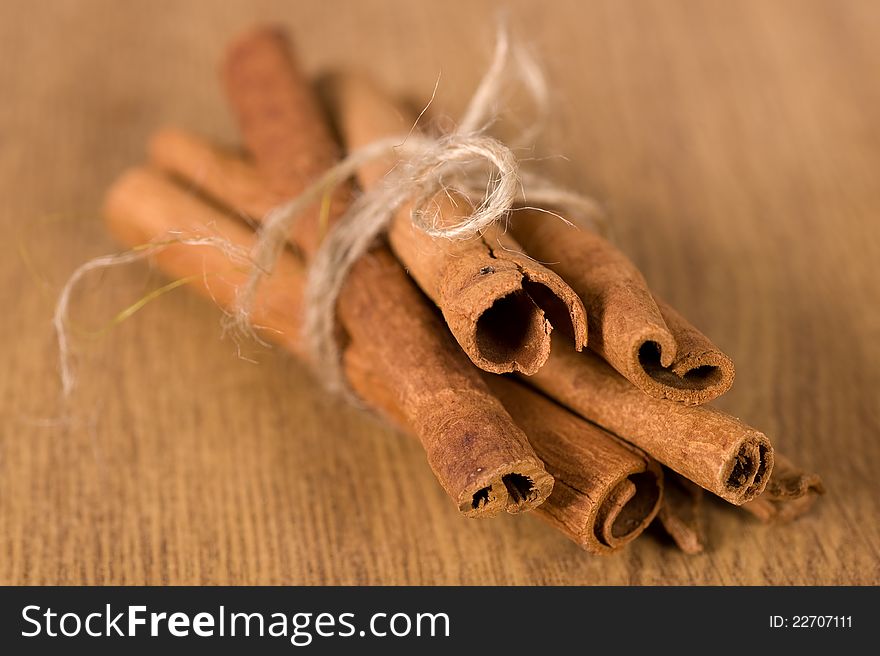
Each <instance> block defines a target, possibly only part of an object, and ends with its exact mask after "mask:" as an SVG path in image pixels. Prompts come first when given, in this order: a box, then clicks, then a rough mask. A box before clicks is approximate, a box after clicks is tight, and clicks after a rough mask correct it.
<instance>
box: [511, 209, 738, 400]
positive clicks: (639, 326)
mask: <svg viewBox="0 0 880 656" xmlns="http://www.w3.org/2000/svg"><path fill="white" fill-rule="evenodd" d="M511 232H512V233H513V235H514V237H515V238H516V239H518V240H519V242H520V243H521V244H522V245H523V246H524V247H525V249H526V251H527V252H528V253H529V254H530V255H531V256H532V257H535V258H537V259H538V260H540V261H542V262H548V263H550V264H549V266H550V268H552V269H553V270H554V271H555V272H556V273H558V274H559V275H560V276H561V277H562V278H563V280H565V282H567V283H568V284H569V285H570V286H571V288H572V289H574V290H575V292H577V294H578V295H579V296H580V298H581V300H582V301H583V302H584V305H585V307H586V309H587V316H588V317H589V321H590V349H591V350H593V351H595V352H596V353H598V354H599V355H601V356H602V357H603V358H605V360H607V361H608V363H609V364H611V366H612V367H614V368H615V369H617V371H618V372H620V373H621V374H622V375H623V376H624V377H625V378H627V379H628V380H629V381H630V382H632V384H633V385H636V386H637V387H639V388H640V389H642V390H643V391H644V392H646V393H647V394H650V395H651V396H654V397H657V398H667V399H672V400H674V401H681V402H682V403H685V404H688V405H694V404H699V403H706V402H707V401H711V400H712V399H714V398H716V397H717V396H719V395H721V394H723V393H724V392H726V391H727V390H729V389H730V386H731V385H732V384H733V377H734V368H733V362H732V361H731V359H730V358H729V357H727V356H726V355H725V354H724V353H722V352H721V351H720V350H719V349H718V347H716V346H715V345H714V344H713V343H712V342H711V341H710V340H709V338H708V337H706V336H705V335H703V333H701V332H700V331H699V330H697V329H696V328H695V327H694V326H693V325H691V324H690V323H689V322H688V321H687V320H686V319H685V318H684V317H683V316H681V314H679V313H678V312H676V311H675V310H674V309H672V308H671V307H670V306H669V305H667V304H666V303H663V302H662V301H658V300H656V299H655V298H654V296H652V294H651V292H650V290H649V289H648V284H647V282H645V278H644V276H642V274H641V272H640V271H639V270H638V269H637V268H636V266H635V265H634V264H633V263H632V262H631V261H630V259H629V258H628V257H627V256H626V255H624V254H623V253H622V252H621V251H620V250H619V249H617V248H616V247H614V246H613V245H612V244H611V243H610V242H609V241H608V240H606V239H605V238H604V237H602V236H600V235H599V234H597V233H595V232H593V231H591V230H588V229H585V228H578V227H574V226H569V225H567V224H565V223H563V222H562V221H559V220H552V217H548V216H547V215H546V214H543V213H540V212H535V211H520V212H516V213H515V214H514V218H513V220H512V221H511Z"/></svg>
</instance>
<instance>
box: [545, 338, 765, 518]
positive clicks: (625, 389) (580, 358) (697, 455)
mask: <svg viewBox="0 0 880 656" xmlns="http://www.w3.org/2000/svg"><path fill="white" fill-rule="evenodd" d="M567 346H568V345H566V344H564V343H559V344H554V345H553V353H552V355H551V356H550V359H549V360H548V361H547V364H546V365H544V367H543V368H542V369H541V370H540V371H539V372H538V373H537V374H535V375H534V376H531V377H529V378H528V382H529V384H531V385H534V386H535V387H537V388H538V389H540V390H541V391H543V392H544V393H545V394H547V395H548V396H550V397H551V398H553V399H556V400H557V401H558V402H559V403H561V404H562V405H564V406H566V407H568V408H570V409H571V410H572V411H574V412H576V413H577V414H579V415H581V416H582V417H584V418H586V419H589V420H590V421H592V422H595V423H596V424H598V425H599V426H602V427H603V428H605V429H606V430H609V431H611V432H612V433H614V434H615V435H617V436H618V437H621V438H622V439H624V440H626V441H627V442H630V443H631V444H634V445H635V446H637V447H639V448H641V449H643V450H644V451H645V452H646V453H648V454H649V455H651V456H652V457H654V458H656V459H657V460H658V461H660V462H661V463H663V464H664V465H666V466H667V467H669V468H670V469H672V470H674V471H676V472H678V473H679V474H681V475H682V476H684V477H685V478H688V479H690V480H692V481H693V482H695V483H697V484H698V485H700V486H701V487H703V488H705V489H707V490H709V491H710V492H713V493H714V494H717V495H718V496H720V497H721V498H722V499H725V500H726V501H729V502H730V503H733V504H736V505H741V504H743V503H745V502H746V501H750V500H752V499H754V498H755V497H756V496H758V495H759V494H760V493H761V492H762V491H763V490H764V487H765V485H766V484H767V479H768V478H769V475H770V472H771V470H772V468H773V447H772V446H771V445H770V441H769V440H768V439H767V437H766V436H765V435H764V434H763V433H761V432H760V431H758V430H756V429H754V428H752V427H750V426H747V425H746V424H744V423H742V422H741V421H739V420H738V419H737V418H735V417H732V416H731V415H728V414H726V413H723V412H721V411H719V410H715V409H713V408H708V407H703V406H686V405H682V404H681V403H676V402H673V401H670V400H668V399H656V398H653V397H650V396H648V395H646V394H643V393H642V392H641V391H640V390H639V389H637V388H635V387H633V386H632V385H631V384H630V383H629V382H628V381H627V380H626V379H625V378H623V377H622V376H620V375H619V374H618V373H617V372H615V371H614V370H613V369H612V368H611V367H610V366H609V365H608V363H606V362H605V361H604V360H602V359H601V358H599V357H598V356H596V355H595V354H593V353H575V352H574V350H573V349H572V348H570V347H567ZM566 347H567V348H566Z"/></svg>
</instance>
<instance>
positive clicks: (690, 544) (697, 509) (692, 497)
mask: <svg viewBox="0 0 880 656" xmlns="http://www.w3.org/2000/svg"><path fill="white" fill-rule="evenodd" d="M663 481H664V486H663V503H662V504H661V506H660V512H659V514H658V515H657V519H658V520H659V521H660V525H661V526H663V529H664V530H665V531H666V532H667V533H668V534H669V536H670V537H671V538H672V540H673V541H674V542H675V544H676V546H677V547H678V548H679V549H681V550H682V551H684V552H685V553H686V554H692V555H693V554H698V553H702V552H703V548H704V544H705V542H706V538H705V527H704V521H703V497H704V491H703V488H701V487H700V486H699V485H697V484H696V483H693V482H691V481H689V480H688V479H686V478H685V477H684V476H681V475H680V474H676V473H675V472H674V471H672V470H670V469H668V468H664V471H663Z"/></svg>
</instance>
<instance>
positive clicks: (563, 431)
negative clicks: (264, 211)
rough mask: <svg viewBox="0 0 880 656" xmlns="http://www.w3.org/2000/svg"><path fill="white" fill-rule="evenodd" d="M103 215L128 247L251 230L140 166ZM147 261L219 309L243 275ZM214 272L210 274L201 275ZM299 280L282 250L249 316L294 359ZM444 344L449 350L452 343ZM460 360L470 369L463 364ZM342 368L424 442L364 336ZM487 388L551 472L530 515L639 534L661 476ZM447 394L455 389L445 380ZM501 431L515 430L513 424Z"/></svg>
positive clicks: (513, 481)
mask: <svg viewBox="0 0 880 656" xmlns="http://www.w3.org/2000/svg"><path fill="white" fill-rule="evenodd" d="M105 214H106V218H107V221H108V224H109V226H110V228H111V230H112V232H113V233H114V235H116V236H117V238H118V239H119V240H120V241H122V242H123V243H126V244H128V245H132V246H133V245H139V244H143V243H146V242H149V241H151V240H155V239H159V238H166V237H167V235H168V234H169V233H171V232H173V231H177V232H178V233H179V232H180V231H186V232H190V233H193V234H195V235H204V234H205V233H210V234H215V235H220V236H222V237H223V238H225V239H226V240H228V241H229V243H230V244H233V245H235V246H238V247H240V248H244V249H247V248H248V247H250V246H251V245H252V244H253V242H254V235H253V233H252V232H251V231H250V230H249V229H248V228H246V227H245V226H243V225H242V224H241V223H239V222H238V221H236V220H234V219H232V218H231V217H229V216H228V215H226V214H225V213H223V212H222V211H219V210H217V209H215V208H213V207H211V206H209V205H208V204H206V203H204V202H202V201H201V200H199V199H198V198H197V197H196V196H194V195H193V194H190V193H187V192H186V191H184V190H183V189H182V188H181V187H180V186H179V185H177V184H175V183H173V182H172V181H170V180H167V179H165V178H163V177H162V176H161V175H159V174H157V173H154V172H151V171H148V170H145V169H137V170H134V171H132V172H129V173H128V174H126V175H125V176H123V177H122V178H121V179H120V180H119V181H117V182H116V184H115V185H114V186H113V188H112V189H111V190H110V192H109V193H108V199H107V203H106V211H105ZM154 259H155V262H156V264H157V265H158V266H159V268H161V269H162V270H163V271H164V272H166V273H167V274H169V275H171V276H175V277H187V278H191V284H192V285H193V286H194V288H195V289H196V290H197V291H199V292H200V293H202V294H203V295H206V296H209V297H210V298H212V299H213V300H215V301H216V302H217V303H218V304H219V305H220V306H221V307H226V308H229V307H231V305H232V304H233V303H234V301H235V295H236V292H237V290H238V289H239V288H240V286H241V285H243V284H244V282H245V281H246V279H247V272H246V271H243V270H241V269H240V268H237V267H235V266H231V265H230V262H229V260H228V259H227V256H226V255H225V254H224V253H222V252H221V251H219V250H216V249H213V248H211V247H205V246H192V245H186V244H182V243H176V244H174V243H172V244H170V245H168V246H166V247H165V248H163V249H162V250H159V251H157V253H156V254H155V257H154ZM213 273H218V275H209V274H213ZM304 283H305V274H304V270H303V268H302V265H301V264H300V263H299V262H298V261H297V258H296V257H295V256H294V255H293V254H292V253H287V252H285V253H284V254H283V255H282V257H281V259H280V261H279V263H278V266H277V267H276V269H275V271H274V273H273V274H272V275H271V276H270V277H269V278H268V279H267V280H266V282H265V283H264V285H263V286H262V287H261V289H260V292H259V295H258V298H257V303H256V305H255V308H254V314H253V320H254V322H255V325H256V326H258V329H259V330H260V332H261V334H262V335H264V336H265V337H267V338H268V339H270V340H272V341H274V342H276V343H278V344H280V345H282V346H283V347H284V348H285V349H287V350H289V351H291V352H292V353H294V354H296V355H298V356H299V357H305V355H306V354H304V353H303V348H302V343H301V341H300V330H301V325H300V324H301V313H302V291H303V285H304ZM409 285H410V288H411V289H412V292H413V293H414V294H415V295H416V298H418V299H421V297H420V295H419V294H418V292H417V290H416V289H415V288H414V286H413V285H412V284H411V283H410V284H409ZM410 311H411V312H413V313H414V314H415V315H416V316H417V317H418V319H419V321H423V322H426V323H432V322H436V324H438V325H439V324H440V319H439V318H437V317H436V315H435V314H434V312H432V311H431V310H430V308H429V307H428V306H427V304H426V302H425V301H424V300H423V299H421V300H420V301H419V302H418V303H415V304H414V305H412V306H411V307H410ZM368 323H369V322H368ZM440 334H444V333H440ZM447 342H448V343H449V345H450V348H452V349H457V346H455V344H454V342H452V340H451V338H447ZM462 358H463V356H462ZM464 362H465V364H466V366H467V368H468V370H469V371H473V372H474V373H476V369H474V368H473V367H472V366H471V365H470V363H467V360H466V359H464ZM344 365H345V371H346V375H347V377H348V381H349V383H350V384H351V385H352V387H353V388H354V389H355V391H356V393H357V394H358V395H359V396H361V398H363V399H364V400H365V401H366V402H367V403H369V404H370V405H371V406H373V407H374V408H375V409H378V410H380V411H382V412H383V413H385V414H386V416H389V417H391V418H392V419H395V420H396V422H397V423H398V425H406V426H407V427H409V428H411V429H412V432H414V433H416V434H419V437H421V438H422V442H423V444H424V443H425V440H424V438H423V437H422V435H421V434H420V433H421V431H422V428H421V427H419V426H413V424H412V420H413V417H417V416H418V415H413V413H412V412H411V411H410V410H409V409H408V408H407V407H406V406H405V401H406V399H407V392H406V391H405V390H404V391H401V390H400V389H395V386H394V385H393V384H391V385H389V382H390V381H392V380H393V377H392V376H390V375H389V374H390V372H391V370H392V369H393V368H394V367H395V363H394V362H389V361H383V360H381V358H379V356H378V353H377V351H376V350H375V349H374V348H372V347H371V342H370V340H368V339H367V340H364V339H363V336H362V335H355V337H354V338H353V339H352V340H351V341H350V342H349V343H348V344H347V346H346V349H345V355H344ZM489 388H491V394H489V392H488V390H487V392H486V393H487V394H489V396H490V397H491V398H493V399H494V398H496V396H497V397H498V398H500V399H501V401H502V402H503V403H504V405H505V407H506V408H507V409H508V411H509V412H510V413H511V415H513V418H514V419H515V420H516V422H517V424H518V425H519V426H521V427H522V428H523V429H525V431H526V434H528V435H529V439H530V440H532V442H533V446H534V447H535V448H536V449H537V450H538V451H539V453H540V456H541V458H542V460H543V461H544V462H545V463H546V466H547V467H548V469H549V470H550V471H551V472H552V473H553V474H554V475H555V476H556V479H557V484H556V486H555V487H554V489H553V493H552V494H550V495H549V497H548V498H546V500H544V499H542V500H543V501H544V503H543V504H542V505H540V506H538V507H537V509H536V511H535V512H537V513H539V515H540V516H542V517H543V518H544V519H546V520H547V521H548V522H550V523H551V524H552V525H554V526H556V527H557V528H558V529H560V530H561V531H562V532H563V533H565V534H566V535H568V536H569V537H570V538H571V539H573V540H575V541H576V542H577V543H578V544H580V545H581V546H582V547H584V548H586V549H588V550H590V551H592V552H595V553H607V552H610V551H613V550H615V549H618V548H620V547H621V546H623V545H624V544H626V543H628V542H629V541H631V540H632V539H634V538H635V537H637V536H638V535H639V534H640V533H641V532H642V531H643V530H644V528H645V527H646V526H647V524H648V523H650V521H651V520H652V519H653V517H654V516H655V515H656V513H657V511H658V508H659V505H660V501H661V498H662V485H663V482H662V481H663V479H662V472H661V470H660V467H659V465H658V464H657V463H656V462H655V461H654V460H653V459H651V458H649V457H647V456H645V455H644V454H643V453H642V452H640V451H639V450H638V449H634V448H633V447H630V446H628V445H626V444H624V443H622V442H621V441H619V440H617V439H615V438H614V437H613V436H611V435H609V434H608V433H606V432H605V431H603V430H601V429H599V428H597V427H595V426H592V425H591V424H589V423H588V422H585V421H583V420H581V419H579V418H577V417H575V416H574V415H572V414H571V413H569V412H567V411H566V410H564V409H563V408H561V407H560V406H558V405H556V404H554V403H553V402H551V401H549V400H547V399H544V398H542V397H540V396H539V395H537V394H536V393H534V392H531V391H529V390H527V389H526V388H525V387H524V386H521V385H519V384H518V383H515V382H513V381H510V380H505V379H501V378H498V377H491V378H490V379H489ZM450 389H451V390H452V391H453V392H455V393H457V392H458V391H459V390H456V389H455V381H454V379H453V380H452V381H451V388H450ZM464 402H465V403H466V399H465V400H464ZM510 428H511V429H514V430H519V429H518V428H517V427H516V426H515V425H513V424H511V427H510ZM471 438H472V440H471V443H470V444H466V445H458V447H460V448H462V449H464V450H462V451H453V450H450V451H447V453H448V454H449V455H450V456H451V457H457V458H459V459H464V460H467V459H468V457H470V456H471V455H472V454H468V452H467V449H472V448H474V447H475V446H477V445H479V444H480V440H479V439H478V436H475V435H471ZM426 449H427V447H426ZM434 464H435V463H432V465H434ZM435 471H436V470H435ZM527 479H528V476H525V477H524V476H522V475H521V474H519V473H518V472H508V474H507V475H503V476H502V477H501V485H500V486H497V485H496V486H492V487H491V488H489V489H487V490H482V489H479V490H476V491H475V492H474V494H473V497H472V498H471V499H469V500H468V502H469V503H471V504H473V505H476V506H479V507H480V508H486V507H491V506H496V507H497V505H498V504H501V505H503V503H502V501H501V499H500V498H499V497H504V496H507V497H509V499H510V502H512V503H517V502H519V503H525V502H526V501H527V500H528V499H529V497H531V496H533V495H534V494H535V490H534V484H535V481H534V480H531V481H529V480H527ZM548 480H549V477H548ZM543 492H545V493H547V492H549V489H547V490H544V491H543ZM544 496H546V494H545V495H544ZM473 509H476V508H473Z"/></svg>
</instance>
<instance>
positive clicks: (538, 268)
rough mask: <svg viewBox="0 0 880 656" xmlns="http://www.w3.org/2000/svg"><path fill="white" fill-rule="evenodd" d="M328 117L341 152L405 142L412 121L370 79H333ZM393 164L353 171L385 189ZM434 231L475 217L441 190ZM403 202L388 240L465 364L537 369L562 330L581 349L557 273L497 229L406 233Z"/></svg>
mask: <svg viewBox="0 0 880 656" xmlns="http://www.w3.org/2000/svg"><path fill="white" fill-rule="evenodd" d="M328 88H329V90H330V92H331V95H332V96H333V101H334V102H333V104H334V108H333V109H334V113H335V114H336V120H337V122H338V124H339V130H340V132H341V134H342V137H343V140H344V142H345V146H346V148H347V150H349V151H354V150H357V149H358V148H361V147H363V146H366V145H367V144H369V143H372V142H374V141H376V140H379V139H381V138H385V137H389V136H394V135H406V134H407V133H408V132H409V131H410V130H411V129H412V126H413V123H414V122H415V116H413V115H411V114H410V113H409V112H408V111H407V109H406V108H404V107H402V106H400V105H398V104H396V103H395V102H394V101H393V100H391V99H390V98H389V97H388V96H387V95H385V94H383V93H382V92H381V91H380V90H379V89H378V88H377V87H376V86H374V85H373V84H371V83H370V82H368V81H367V80H365V79H363V78H359V77H354V76H340V77H337V78H334V79H333V80H330V83H329V84H328ZM396 164H397V159H396V158H395V157H389V158H384V159H381V160H376V161H373V162H369V163H367V164H366V165H364V166H363V167H362V168H361V170H360V171H359V172H358V181H359V182H360V185H361V186H362V187H363V188H364V189H368V190H369V189H372V188H373V187H375V186H377V185H379V184H381V183H382V181H383V179H384V177H385V176H386V174H387V173H388V172H389V171H390V170H391V169H392V168H394V167H395V165H396ZM430 204H431V205H432V209H433V210H435V211H436V212H437V215H438V217H439V223H440V224H441V225H451V224H454V223H458V222H459V221H461V220H462V219H463V218H464V217H466V216H467V215H469V214H470V213H471V212H472V211H473V207H472V206H471V204H470V202H469V201H468V200H467V199H466V198H464V197H463V196H461V195H459V194H455V193H453V192H447V191H441V192H439V193H437V194H436V195H435V196H434V198H433V199H432V200H431V201H430ZM412 209H413V204H412V203H409V204H406V205H405V206H404V207H402V208H401V209H400V210H398V211H397V212H396V213H395V216H394V219H393V221H392V223H391V225H390V227H389V231H388V240H389V242H390V244H391V248H392V250H393V251H394V253H395V255H397V257H398V259H399V260H400V261H401V262H402V263H403V265H404V266H405V267H406V268H407V270H408V271H409V273H410V275H412V277H413V278H414V279H415V280H416V282H417V283H418V284H419V286H420V287H421V288H422V291H424V292H425V294H427V295H428V296H429V297H430V298H431V300H433V301H434V302H435V303H436V304H437V306H438V307H439V308H440V310H441V311H442V312H443V317H444V319H445V320H446V323H447V324H448V325H449V329H450V330H451V331H452V334H453V335H455V338H456V340H458V343H459V344H460V345H461V347H462V348H463V349H464V351H465V353H467V354H468V356H469V357H470V359H471V361H472V362H473V363H474V364H475V365H477V366H478V367H480V368H481V369H484V370H485V371H491V372H495V373H506V372H514V371H515V372H521V373H523V374H526V375H529V374H532V373H534V372H535V371H537V370H538V369H539V368H540V367H541V366H542V365H543V364H544V362H545V361H546V360H547V357H548V356H549V353H550V332H551V330H552V329H553V327H558V328H562V329H563V330H564V331H565V333H566V334H567V335H568V336H570V337H572V338H573V340H574V346H575V348H576V349H577V350H581V348H582V347H583V346H584V345H585V344H586V342H587V320H586V315H585V311H584V307H583V304H582V303H581V301H580V299H578V297H577V295H576V294H575V293H574V292H573V291H572V289H571V288H570V287H569V286H568V285H566V284H565V283H564V282H563V281H562V279H561V278H560V277H559V276H557V275H556V274H555V273H553V272H552V271H550V270H549V269H547V268H546V267H544V266H542V265H541V264H539V263H538V262H536V261H534V260H532V259H531V258H528V257H526V256H524V255H523V253H522V248H521V247H520V245H519V244H517V243H516V241H515V240H514V239H513V238H511V237H510V235H508V234H506V231H505V230H504V229H503V228H499V227H492V228H490V229H488V230H486V231H485V232H484V233H483V234H482V235H481V236H480V237H476V238H473V239H467V240H448V239H439V238H433V237H431V236H429V235H427V234H425V233H423V232H422V231H420V230H417V229H415V228H414V227H413V225H412V222H411V220H410V215H411V212H412Z"/></svg>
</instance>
